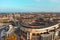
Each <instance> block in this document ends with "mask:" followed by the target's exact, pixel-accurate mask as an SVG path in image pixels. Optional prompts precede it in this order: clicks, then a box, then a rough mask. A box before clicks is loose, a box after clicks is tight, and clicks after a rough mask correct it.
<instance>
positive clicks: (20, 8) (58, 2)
mask: <svg viewBox="0 0 60 40" xmlns="http://www.w3.org/2000/svg"><path fill="white" fill-rule="evenodd" d="M0 12H60V0H0Z"/></svg>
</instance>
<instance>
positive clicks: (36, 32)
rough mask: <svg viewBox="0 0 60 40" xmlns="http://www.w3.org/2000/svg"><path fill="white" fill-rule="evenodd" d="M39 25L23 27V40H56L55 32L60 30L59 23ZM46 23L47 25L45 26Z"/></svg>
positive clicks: (21, 31) (21, 32)
mask: <svg viewBox="0 0 60 40" xmlns="http://www.w3.org/2000/svg"><path fill="white" fill-rule="evenodd" d="M39 23H40V24H39V25H27V26H26V25H25V26H24V25H22V24H21V27H20V35H21V36H22V39H23V40H44V39H45V40H54V36H55V35H54V34H55V33H56V32H55V31H56V30H57V29H58V28H59V23H55V22H43V21H42V22H39ZM43 23H45V24H43ZM37 24H38V23H37Z"/></svg>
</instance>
